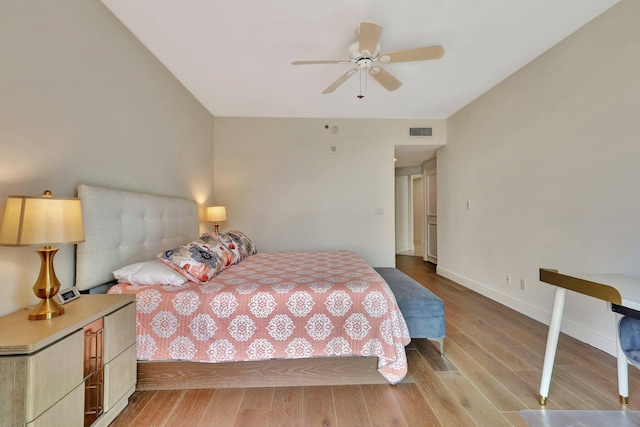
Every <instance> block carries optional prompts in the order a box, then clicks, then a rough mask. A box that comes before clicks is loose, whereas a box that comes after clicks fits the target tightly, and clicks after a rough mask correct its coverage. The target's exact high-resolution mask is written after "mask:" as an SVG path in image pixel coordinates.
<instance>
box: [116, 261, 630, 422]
mask: <svg viewBox="0 0 640 427" xmlns="http://www.w3.org/2000/svg"><path fill="white" fill-rule="evenodd" d="M397 267H398V269H400V270H402V271H404V272H405V273H407V274H409V275H410V276H411V277H413V278H414V279H415V280H417V281H419V282H420V283H422V284H423V285H424V286H426V287H427V288H429V289H431V290H432V291H433V292H435V293H436V294H437V295H439V296H440V297H441V298H442V299H443V301H444V303H445V313H446V314H445V315H446V320H447V338H446V339H445V358H444V359H443V358H441V357H440V354H439V352H438V350H437V348H436V346H435V345H434V344H432V343H431V342H429V341H427V340H422V339H416V340H413V342H412V343H411V344H410V345H409V346H408V347H407V359H408V361H409V373H410V376H411V378H412V380H413V383H404V384H399V385H397V386H390V385H386V384H383V385H355V386H322V387H273V388H246V389H245V388H238V389H217V390H184V391H149V392H136V393H134V395H133V396H132V397H131V400H130V403H129V406H128V407H127V408H126V409H125V410H124V411H123V412H122V414H120V416H119V417H118V418H117V419H116V420H115V421H114V422H113V423H112V424H111V425H112V426H114V427H116V426H144V427H149V426H154V427H155V426H158V427H160V426H167V427H173V426H234V427H239V426H251V427H256V426H277V427H283V426H295V427H301V426H409V427H414V426H475V425H477V426H492V427H493V426H526V425H527V424H526V423H525V422H524V421H523V420H522V419H521V418H520V416H519V415H518V411H519V410H521V409H539V408H541V406H540V405H539V404H538V402H537V400H536V397H537V395H538V387H539V385H540V375H541V369H542V362H543V358H544V346H545V342H546V336H547V327H546V326H545V325H543V324H541V323H539V322H536V321H534V320H531V319H529V318H528V317H526V316H524V315H522V314H519V313H517V312H515V311H513V310H511V309H509V308H506V307H504V306H502V305H500V304H498V303H496V302H493V301H491V300H489V299H487V298H485V297H483V296H481V295H479V294H477V293H475V292H473V291H470V290H468V289H466V288H464V287H462V286H460V285H457V284H456V283H454V282H451V281H449V280H447V279H444V278H442V277H440V276H438V275H436V274H435V268H434V266H433V265H431V264H428V263H425V262H423V261H422V259H421V258H419V257H411V256H397ZM550 304H551V301H550ZM629 371H630V378H629V389H630V394H631V396H630V398H629V401H630V403H629V405H628V406H627V409H630V410H640V371H638V370H637V369H634V368H633V367H630V369H629ZM546 407H547V409H602V410H620V409H623V407H622V406H621V405H620V404H619V403H618V393H617V382H616V362H615V358H614V357H613V356H610V355H609V354H606V353H604V352H602V351H600V350H597V349H595V348H594V347H591V346H589V345H586V344H583V343H581V342H579V341H577V340H575V339H573V338H570V337H568V336H566V335H564V334H562V335H561V337H560V342H559V345H558V352H557V356H556V364H555V368H554V375H553V379H552V383H551V390H550V395H549V400H548V403H547V406H546Z"/></svg>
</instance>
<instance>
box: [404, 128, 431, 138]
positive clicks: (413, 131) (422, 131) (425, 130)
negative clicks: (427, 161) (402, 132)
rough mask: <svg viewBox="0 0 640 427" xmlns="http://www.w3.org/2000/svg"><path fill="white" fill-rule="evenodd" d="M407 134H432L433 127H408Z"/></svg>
mask: <svg viewBox="0 0 640 427" xmlns="http://www.w3.org/2000/svg"><path fill="white" fill-rule="evenodd" d="M409 136H433V128H409Z"/></svg>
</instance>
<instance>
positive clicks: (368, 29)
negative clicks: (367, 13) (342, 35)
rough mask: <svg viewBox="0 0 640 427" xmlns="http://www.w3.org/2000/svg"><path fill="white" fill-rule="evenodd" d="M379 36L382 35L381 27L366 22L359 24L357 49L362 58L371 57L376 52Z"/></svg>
mask: <svg viewBox="0 0 640 427" xmlns="http://www.w3.org/2000/svg"><path fill="white" fill-rule="evenodd" d="M380 34H382V26H381V25H378V24H376V23H375V22H367V21H365V22H361V23H360V40H359V49H360V53H361V54H362V55H363V56H371V55H373V53H374V52H375V51H376V47H378V41H379V40H380ZM365 51H366V52H365Z"/></svg>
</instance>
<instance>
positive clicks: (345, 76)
mask: <svg viewBox="0 0 640 427" xmlns="http://www.w3.org/2000/svg"><path fill="white" fill-rule="evenodd" d="M356 71H358V69H357V68H354V69H352V70H349V71H347V72H346V73H344V74H343V75H341V76H340V77H338V80H336V81H335V82H333V83H331V84H330V85H329V87H328V88H326V89H325V90H323V91H322V94H323V95H326V94H328V93H331V92H333V91H334V90H336V89H338V88H339V87H340V85H341V84H342V83H344V82H346V81H347V79H348V78H349V77H351V76H352V75H354V74H355V73H356Z"/></svg>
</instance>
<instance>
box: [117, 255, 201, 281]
mask: <svg viewBox="0 0 640 427" xmlns="http://www.w3.org/2000/svg"><path fill="white" fill-rule="evenodd" d="M113 277H115V278H116V280H117V281H118V282H127V283H131V284H132V285H139V286H141V285H173V286H180V285H182V284H184V283H186V282H187V281H188V280H187V278H186V277H184V276H183V275H182V274H180V273H178V272H177V271H175V270H174V269H173V268H171V267H169V266H168V265H166V264H163V263H162V262H160V261H158V260H153V261H145V262H138V263H135V264H131V265H127V266H125V267H122V268H120V269H118V270H116V271H114V272H113Z"/></svg>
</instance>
